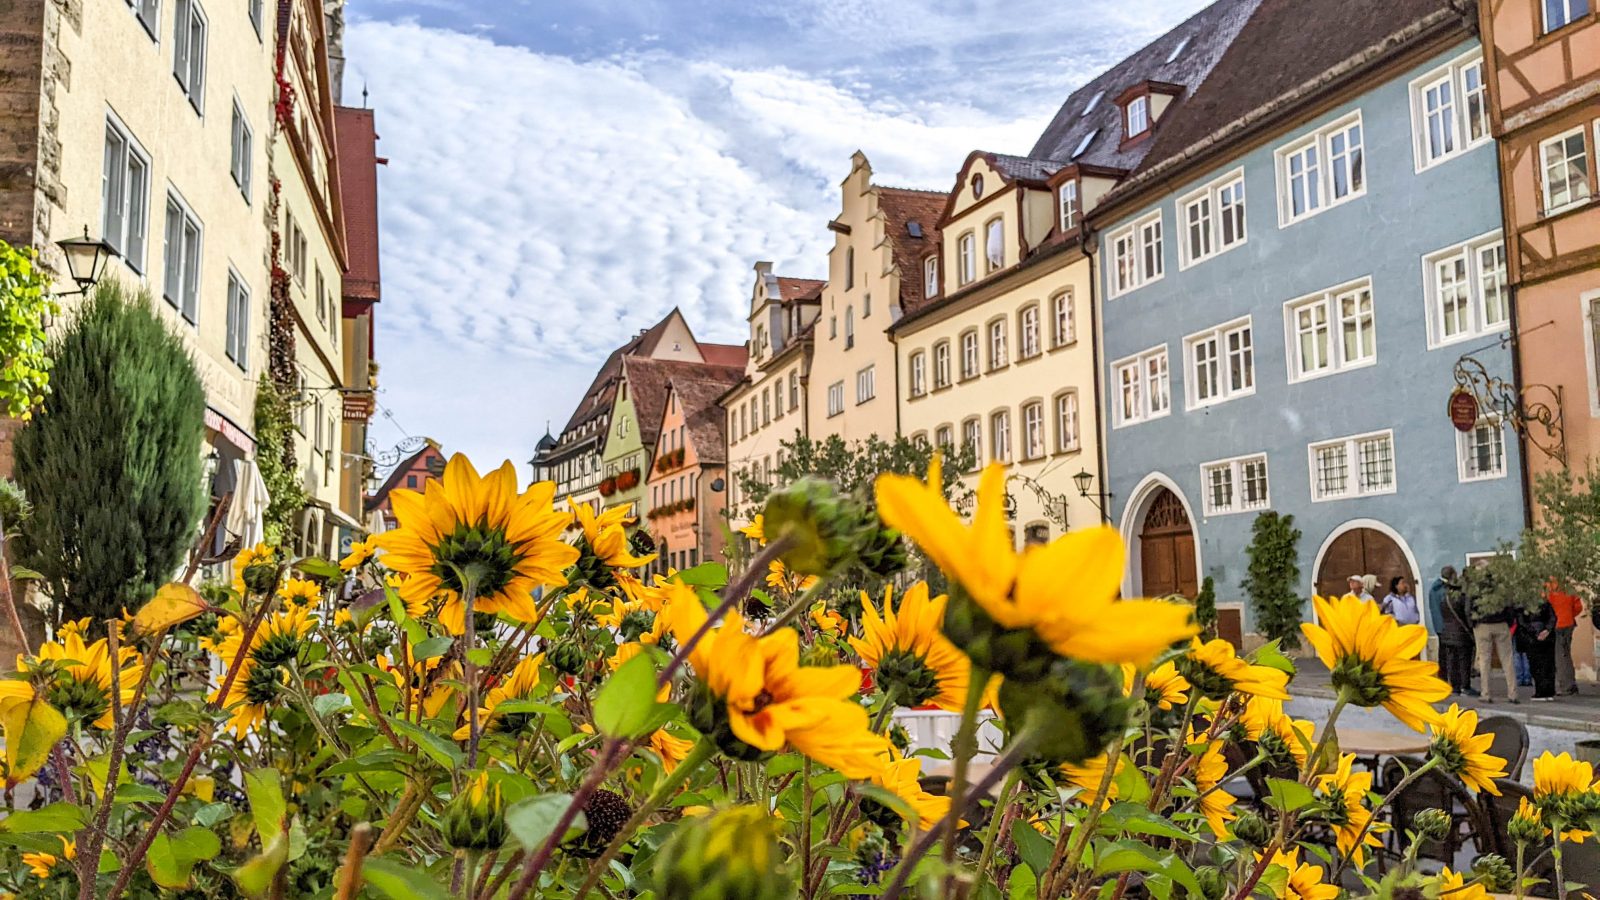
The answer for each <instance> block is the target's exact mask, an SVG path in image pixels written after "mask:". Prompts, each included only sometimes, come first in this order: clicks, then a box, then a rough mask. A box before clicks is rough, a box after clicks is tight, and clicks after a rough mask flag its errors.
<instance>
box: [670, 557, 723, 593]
mask: <svg viewBox="0 0 1600 900" xmlns="http://www.w3.org/2000/svg"><path fill="white" fill-rule="evenodd" d="M677 577H678V580H679V581H681V582H683V583H684V584H692V585H694V586H696V587H706V588H711V589H712V590H714V591H720V590H722V589H723V588H724V587H726V586H727V584H728V567H727V566H725V565H723V564H722V563H718V562H708V563H701V564H700V565H698V566H695V567H694V568H692V569H683V570H681V571H679V572H678V576H677Z"/></svg>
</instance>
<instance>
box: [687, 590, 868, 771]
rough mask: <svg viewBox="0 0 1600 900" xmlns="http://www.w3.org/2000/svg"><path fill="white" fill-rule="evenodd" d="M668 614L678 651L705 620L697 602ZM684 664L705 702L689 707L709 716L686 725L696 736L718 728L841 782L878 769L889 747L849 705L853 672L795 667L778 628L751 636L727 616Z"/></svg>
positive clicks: (790, 638)
mask: <svg viewBox="0 0 1600 900" xmlns="http://www.w3.org/2000/svg"><path fill="white" fill-rule="evenodd" d="M669 610H670V613H669V615H670V618H671V620H672V621H671V627H672V633H673V635H674V636H675V637H676V638H677V640H678V642H679V644H680V645H681V644H684V643H686V642H687V641H688V640H689V639H690V638H691V637H692V636H693V635H694V634H695V633H696V632H698V631H699V630H700V627H701V626H702V625H703V624H705V622H706V620H707V618H708V616H707V613H706V610H705V607H704V606H703V605H701V604H700V603H699V602H694V603H673V604H672V605H671V606H670V607H669ZM689 664H690V666H691V667H693V669H694V674H695V678H696V679H697V680H698V681H699V683H700V685H701V687H703V688H704V689H705V690H707V691H709V693H710V695H711V698H713V699H712V700H710V702H707V703H705V704H691V705H693V706H696V707H697V708H705V709H706V710H707V712H709V713H710V715H711V717H712V720H711V721H696V722H694V725H695V727H696V728H697V729H698V730H699V731H700V732H701V733H702V734H717V733H719V732H721V731H724V729H725V730H726V732H727V733H728V734H730V735H731V736H732V737H733V738H735V739H736V740H737V741H738V742H739V743H740V744H742V745H743V747H745V748H753V749H754V750H755V751H757V752H758V753H759V752H771V751H776V750H778V749H780V748H782V747H783V746H784V745H785V744H787V745H788V746H790V747H792V748H794V749H795V750H796V751H798V752H800V753H801V754H803V755H805V756H808V757H810V758H811V759H813V760H816V761H817V762H819V763H822V764H823V765H825V766H829V767H831V768H833V769H836V770H837V771H838V772H839V773H840V774H842V775H844V776H845V777H847V778H870V777H871V776H872V774H873V773H874V772H876V771H878V768H879V766H880V764H881V759H882V756H883V754H884V753H885V752H887V750H888V746H889V743H888V741H887V740H885V739H884V737H883V736H882V735H879V734H875V733H874V732H873V731H872V729H871V727H870V726H869V724H868V721H867V711H866V710H865V709H863V708H862V707H861V705H860V704H859V703H857V702H855V701H854V700H853V699H852V698H853V697H854V696H855V694H856V691H857V690H858V689H859V688H860V686H861V672H860V671H859V670H857V669H856V668H855V667H854V666H804V667H802V666H801V665H800V637H799V635H798V634H796V633H795V631H794V629H792V628H780V629H778V630H777V631H774V632H770V633H768V634H763V635H762V636H760V637H759V638H758V637H756V636H754V635H752V634H749V633H747V632H746V631H745V630H744V619H743V618H742V617H741V616H739V615H738V614H737V613H730V614H729V615H728V617H727V618H726V619H725V620H724V621H723V622H722V624H721V625H719V626H718V627H716V628H715V629H713V630H711V631H709V632H707V634H706V636H705V637H704V638H703V639H702V640H701V641H700V642H699V643H698V644H696V645H695V646H694V649H693V651H691V652H690V654H689ZM702 726H704V727H702ZM719 743H720V742H719ZM723 749H724V751H725V752H726V751H727V750H729V749H733V750H735V751H740V750H742V749H743V748H740V747H731V748H730V747H729V746H723Z"/></svg>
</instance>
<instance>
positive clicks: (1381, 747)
mask: <svg viewBox="0 0 1600 900" xmlns="http://www.w3.org/2000/svg"><path fill="white" fill-rule="evenodd" d="M1334 732H1335V734H1336V735H1337V736H1338V739H1339V752H1340V753H1351V754H1354V755H1355V757H1356V760H1357V761H1358V762H1360V763H1361V764H1362V765H1365V766H1366V767H1367V769H1368V770H1369V771H1371V772H1372V782H1373V786H1374V787H1379V788H1381V787H1383V785H1382V784H1381V783H1380V782H1381V781H1382V772H1381V771H1380V770H1379V768H1378V765H1379V762H1380V761H1381V760H1382V758H1383V757H1385V756H1420V755H1423V754H1426V753H1427V752H1428V748H1429V746H1430V745H1431V742H1430V741H1429V739H1428V736H1427V735H1425V734H1418V733H1417V732H1415V731H1383V730H1379V729H1376V728H1336V729H1334Z"/></svg>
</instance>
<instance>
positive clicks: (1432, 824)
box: [1411, 808, 1452, 841]
mask: <svg viewBox="0 0 1600 900" xmlns="http://www.w3.org/2000/svg"><path fill="white" fill-rule="evenodd" d="M1451 824H1452V823H1451V821H1450V813H1449V811H1447V810H1443V809H1432V808H1430V809H1423V810H1419V811H1418V812H1417V814H1416V815H1414V816H1412V817H1411V829H1412V830H1413V831H1415V832H1416V833H1417V837H1418V838H1420V839H1422V840H1425V841H1442V840H1444V836H1445V835H1447V834H1449V833H1450V826H1451Z"/></svg>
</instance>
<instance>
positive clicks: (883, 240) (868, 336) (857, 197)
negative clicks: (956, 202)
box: [808, 150, 945, 442]
mask: <svg viewBox="0 0 1600 900" xmlns="http://www.w3.org/2000/svg"><path fill="white" fill-rule="evenodd" d="M839 192H840V194H841V198H840V208H839V215H838V216H837V217H836V218H835V219H833V221H831V222H829V223H828V229H829V230H830V231H832V232H833V234H834V243H833V249H832V250H830V251H829V253H828V282H827V284H826V285H825V286H824V287H823V289H822V306H821V318H820V319H819V320H818V326H819V332H818V333H817V334H816V335H815V340H814V350H813V353H812V362H811V387H812V390H811V391H810V397H809V406H808V409H809V423H810V432H809V437H811V438H812V439H814V440H824V439H826V438H828V437H831V436H834V435H838V436H839V437H841V438H843V439H845V440H846V441H852V442H853V441H858V440H865V439H866V438H868V437H871V436H873V435H876V436H878V437H880V438H884V439H885V440H890V441H892V440H894V438H895V434H896V431H897V422H896V407H895V393H896V391H895V380H894V376H895V355H894V344H893V343H892V342H891V341H890V339H889V335H888V333H887V332H888V329H889V326H890V324H891V323H893V322H895V321H897V320H898V319H899V318H900V317H901V316H902V315H904V314H905V313H907V312H908V311H910V310H912V309H915V308H916V307H917V306H918V305H919V304H920V303H921V301H922V295H923V292H922V290H921V269H920V260H921V258H922V256H923V254H925V253H927V252H928V251H930V250H932V249H933V248H934V240H935V238H934V228H935V224H936V222H937V219H938V216H939V214H940V212H941V211H942V209H943V206H944V197H945V195H944V193H943V192H935V191H912V190H905V189H903V188H890V187H882V186H879V185H876V184H873V183H872V164H871V163H869V162H868V161H867V157H866V155H865V154H863V153H862V152H861V151H859V150H858V151H856V153H855V154H854V155H853V156H851V158H850V174H849V175H848V176H846V177H845V179H844V181H843V182H842V183H841V184H840V186H839Z"/></svg>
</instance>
